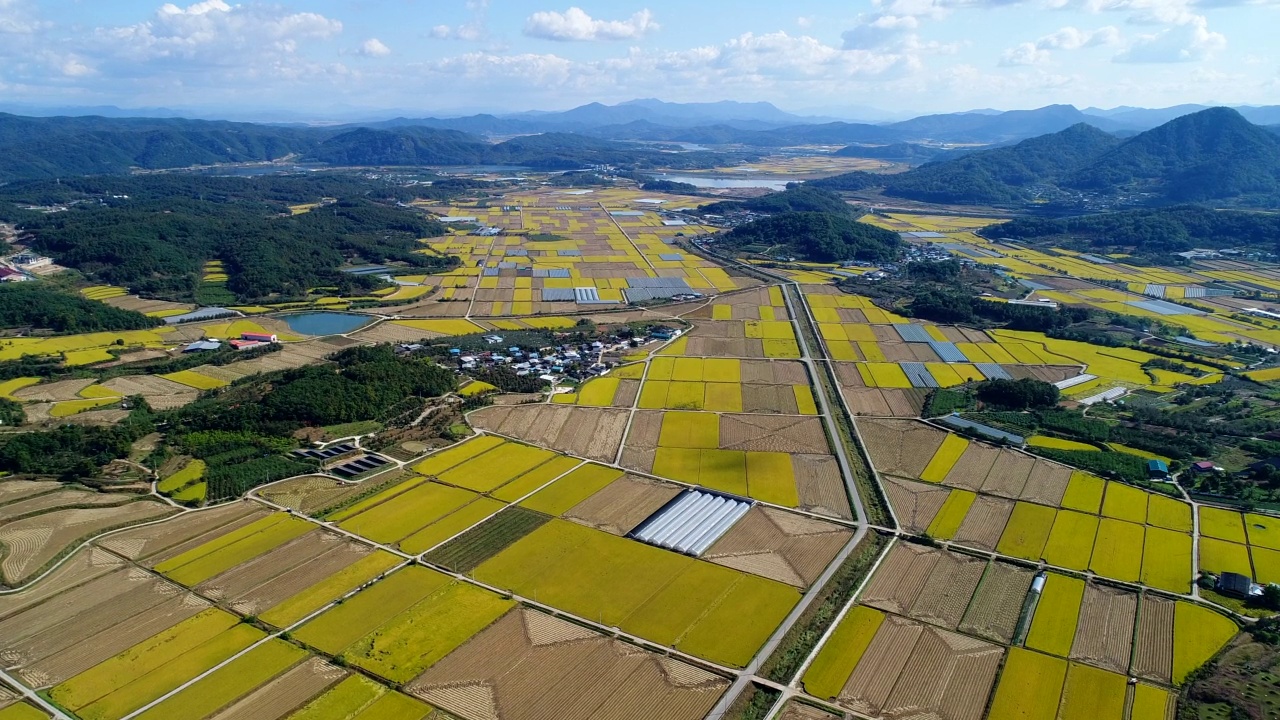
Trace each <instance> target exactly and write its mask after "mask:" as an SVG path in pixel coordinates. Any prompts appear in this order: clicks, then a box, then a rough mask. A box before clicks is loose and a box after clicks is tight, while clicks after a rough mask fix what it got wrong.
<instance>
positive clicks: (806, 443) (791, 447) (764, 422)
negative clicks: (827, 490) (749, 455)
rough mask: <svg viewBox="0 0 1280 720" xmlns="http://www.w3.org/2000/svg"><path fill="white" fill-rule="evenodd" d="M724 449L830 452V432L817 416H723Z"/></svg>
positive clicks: (722, 441)
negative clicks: (828, 441) (824, 428)
mask: <svg viewBox="0 0 1280 720" xmlns="http://www.w3.org/2000/svg"><path fill="white" fill-rule="evenodd" d="M719 447H720V449H722V450H747V451H754V452H784V453H806V454H814V455H820V454H829V453H830V452H831V448H830V446H829V445H828V444H827V435H826V432H825V431H824V430H823V428H822V421H821V420H820V419H818V418H816V417H793V416H789V417H770V416H767V415H731V414H722V415H720V445H719Z"/></svg>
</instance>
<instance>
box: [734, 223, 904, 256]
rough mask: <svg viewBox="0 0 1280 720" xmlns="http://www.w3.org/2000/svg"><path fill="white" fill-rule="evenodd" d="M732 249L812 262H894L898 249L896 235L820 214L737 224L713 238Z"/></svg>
mask: <svg viewBox="0 0 1280 720" xmlns="http://www.w3.org/2000/svg"><path fill="white" fill-rule="evenodd" d="M716 242H717V243H719V244H723V245H728V246H730V247H734V248H739V249H742V248H746V247H747V246H755V247H757V248H760V249H761V251H763V249H773V251H774V253H782V254H791V255H794V256H795V257H798V258H801V259H804V260H812V261H815V262H841V261H844V260H863V261H867V262H883V261H888V260H892V259H894V258H895V257H896V256H897V255H898V251H899V249H900V248H901V246H902V238H901V237H899V235H898V233H896V232H892V231H890V230H885V229H884V228H879V227H876V226H874V225H868V224H866V223H860V222H858V221H856V220H853V219H852V218H849V217H847V216H843V215H837V214H833V213H822V212H784V213H781V214H778V215H772V216H770V217H767V218H764V219H762V220H755V221H753V222H749V223H746V224H745V225H739V226H738V227H736V228H734V229H733V230H730V231H729V232H727V233H725V234H723V235H720V236H718V237H717V240H716Z"/></svg>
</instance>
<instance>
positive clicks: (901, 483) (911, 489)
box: [882, 476, 951, 534]
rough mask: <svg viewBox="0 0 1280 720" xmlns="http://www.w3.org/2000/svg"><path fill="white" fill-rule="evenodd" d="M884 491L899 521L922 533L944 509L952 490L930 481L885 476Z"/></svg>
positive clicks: (915, 531) (906, 526)
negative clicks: (920, 481)
mask: <svg viewBox="0 0 1280 720" xmlns="http://www.w3.org/2000/svg"><path fill="white" fill-rule="evenodd" d="M882 485H883V487H884V492H885V494H886V495H888V496H889V504H890V505H892V506H893V512H894V513H895V514H896V515H897V516H898V522H899V523H900V524H901V525H902V527H903V528H904V529H906V530H907V531H908V532H912V533H916V534H919V533H922V532H924V531H925V530H927V529H928V528H929V523H931V522H933V518H934V516H935V515H937V514H938V511H939V510H941V509H942V504H943V503H944V502H946V501H947V496H948V495H950V494H951V491H950V490H948V489H946V488H944V487H938V486H937V485H932V484H929V483H918V482H911V481H910V480H902V479H899V478H895V477H888V476H886V477H885V478H884V482H883V483H882Z"/></svg>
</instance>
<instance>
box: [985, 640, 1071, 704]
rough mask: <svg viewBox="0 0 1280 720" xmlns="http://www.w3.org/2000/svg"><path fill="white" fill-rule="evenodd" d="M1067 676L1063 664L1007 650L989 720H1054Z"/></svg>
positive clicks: (1018, 650) (1050, 658) (1021, 650)
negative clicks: (1007, 655)
mask: <svg viewBox="0 0 1280 720" xmlns="http://www.w3.org/2000/svg"><path fill="white" fill-rule="evenodd" d="M1066 676H1067V661H1065V660H1060V659H1058V658H1055V657H1050V656H1048V655H1041V654H1040V653H1037V652H1032V651H1030V650H1023V649H1022V648H1016V647H1015V648H1009V657H1008V660H1006V661H1005V664H1004V670H1003V671H1002V672H1001V673H1000V684H999V685H997V686H996V694H995V699H994V700H993V701H992V703H991V712H990V713H989V714H988V715H987V717H988V718H990V720H1054V718H1056V717H1057V714H1058V705H1059V701H1060V699H1061V697H1062V686H1063V684H1064V682H1065V680H1066Z"/></svg>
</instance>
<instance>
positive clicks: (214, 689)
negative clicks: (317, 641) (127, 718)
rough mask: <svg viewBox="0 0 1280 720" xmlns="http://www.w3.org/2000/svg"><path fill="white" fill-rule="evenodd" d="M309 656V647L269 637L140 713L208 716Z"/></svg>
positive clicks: (147, 718) (147, 717)
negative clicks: (307, 649) (304, 647)
mask: <svg viewBox="0 0 1280 720" xmlns="http://www.w3.org/2000/svg"><path fill="white" fill-rule="evenodd" d="M306 657H307V651H305V650H303V649H302V648H299V647H298V646H296V645H293V644H291V643H288V642H285V641H283V640H279V639H271V640H268V641H266V642H265V643H263V644H261V645H258V646H256V647H254V648H252V649H251V650H249V651H248V652H246V653H245V654H243V655H240V656H239V657H236V658H234V659H232V660H231V661H230V662H228V663H227V664H226V665H223V666H222V667H219V668H218V669H216V670H214V671H213V672H211V673H209V674H208V675H206V676H204V677H202V678H200V679H199V680H196V681H195V682H194V683H192V684H191V685H189V686H187V687H185V688H183V689H182V690H180V691H178V692H177V693H176V694H174V695H171V696H169V697H167V698H165V699H164V700H163V701H161V702H160V703H158V704H157V705H155V706H153V707H151V708H150V709H148V710H146V711H145V712H143V713H141V714H139V715H138V716H137V717H138V720H169V719H170V718H179V717H182V718H204V717H208V716H209V715H211V714H213V713H215V712H217V711H218V709H220V708H222V707H225V706H227V705H228V704H230V703H232V702H234V701H236V700H237V699H240V698H242V697H243V696H245V695H248V694H249V693H251V692H253V691H254V690H255V689H257V688H258V687H260V686H262V685H265V684H268V683H269V682H270V681H271V680H272V679H273V678H276V677H278V676H280V675H281V674H283V673H284V672H286V671H287V670H288V669H289V668H291V667H293V666H295V665H297V664H299V663H301V662H302V661H303V660H304V659H305V658H306Z"/></svg>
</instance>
